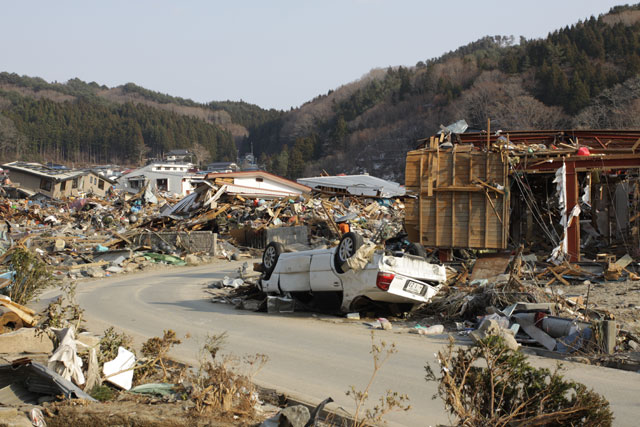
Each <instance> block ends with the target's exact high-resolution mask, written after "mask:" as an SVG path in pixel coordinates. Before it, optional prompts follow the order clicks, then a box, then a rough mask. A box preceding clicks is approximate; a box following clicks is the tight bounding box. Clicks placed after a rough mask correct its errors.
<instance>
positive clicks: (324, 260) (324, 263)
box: [309, 252, 342, 292]
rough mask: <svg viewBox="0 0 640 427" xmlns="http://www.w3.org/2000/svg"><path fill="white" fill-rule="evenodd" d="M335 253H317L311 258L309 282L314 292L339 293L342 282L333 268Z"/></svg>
mask: <svg viewBox="0 0 640 427" xmlns="http://www.w3.org/2000/svg"><path fill="white" fill-rule="evenodd" d="M332 258H333V252H324V253H317V254H314V255H313V256H312V257H311V266H310V270H309V282H310V286H311V291H313V292H338V291H341V290H342V280H341V279H340V277H339V276H338V275H337V274H336V272H335V271H334V270H333V268H332V266H331V260H332Z"/></svg>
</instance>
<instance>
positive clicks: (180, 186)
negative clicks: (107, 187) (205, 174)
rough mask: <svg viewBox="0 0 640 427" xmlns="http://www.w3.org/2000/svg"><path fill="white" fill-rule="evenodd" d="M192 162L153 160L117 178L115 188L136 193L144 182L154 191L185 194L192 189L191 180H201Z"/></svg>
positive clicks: (142, 186)
mask: <svg viewBox="0 0 640 427" xmlns="http://www.w3.org/2000/svg"><path fill="white" fill-rule="evenodd" d="M193 167H194V166H193V164H192V163H170V162H154V163H150V164H148V165H146V166H143V167H141V168H139V169H135V170H132V171H129V172H128V173H125V174H123V175H122V176H121V177H120V178H118V181H117V185H116V188H117V189H120V190H125V191H127V192H129V193H137V192H138V191H140V190H141V189H142V188H144V186H145V185H146V183H147V182H148V183H149V186H150V188H151V189H152V190H154V192H156V193H158V192H160V193H170V194H177V195H180V196H186V195H187V194H189V193H191V192H192V191H193V188H194V186H193V185H192V181H193V180H202V175H196V174H195V173H194V172H193Z"/></svg>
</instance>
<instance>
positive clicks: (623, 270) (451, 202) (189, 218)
mask: <svg viewBox="0 0 640 427" xmlns="http://www.w3.org/2000/svg"><path fill="white" fill-rule="evenodd" d="M639 148H640V131H531V132H509V133H506V132H497V133H488V132H481V133H464V132H461V133H456V131H452V130H447V129H446V128H445V131H444V132H442V133H440V134H438V135H435V136H432V137H430V138H427V139H425V140H422V141H420V145H419V146H418V147H417V148H416V149H415V150H413V151H410V152H409V153H408V154H407V161H406V173H405V178H406V181H405V187H404V188H401V189H400V188H398V186H397V185H387V184H385V183H384V182H382V183H380V182H377V180H372V179H363V178H362V177H360V178H358V177H349V176H341V177H335V178H336V179H328V177H318V178H315V179H309V178H307V179H305V180H301V182H300V183H292V182H289V183H287V181H288V180H285V179H284V178H279V177H277V182H278V184H279V185H285V184H286V185H289V186H290V187H291V188H294V189H295V193H293V192H292V193H291V194H288V195H287V196H285V197H281V196H277V195H273V194H269V191H271V193H273V191H274V190H266V189H265V187H264V186H265V182H264V181H267V180H269V179H272V178H273V177H272V176H271V175H270V174H266V173H264V174H263V175H261V176H260V177H259V178H260V179H262V181H257V180H256V183H255V185H256V187H255V188H253V187H251V185H252V184H250V183H249V184H248V181H247V180H248V178H247V177H248V174H243V173H236V174H228V175H225V174H218V173H216V174H210V175H208V176H206V177H201V179H199V180H198V181H197V182H194V183H193V184H194V185H193V187H194V190H193V192H192V193H191V194H189V195H187V196H185V197H183V198H179V197H176V196H175V195H173V194H169V193H163V192H158V191H155V192H154V191H152V190H151V187H150V186H149V185H148V183H147V185H142V186H141V187H140V190H139V192H138V193H137V194H133V193H125V192H119V191H117V190H110V191H108V192H107V193H106V194H105V196H104V197H94V196H92V195H91V194H88V193H87V194H77V195H74V196H73V197H68V198H62V199H55V198H51V197H44V196H42V195H39V194H35V195H34V196H31V197H29V198H27V199H19V198H12V197H15V194H16V192H15V191H13V190H12V189H11V188H8V187H7V186H4V187H3V191H4V195H3V197H2V198H0V212H2V221H1V222H0V262H2V265H3V267H4V268H3V270H2V271H0V274H1V276H0V292H2V293H5V294H6V293H7V291H8V290H10V289H11V287H12V285H13V283H14V282H15V273H14V272H13V271H12V268H11V258H12V254H13V253H14V251H15V249H16V248H24V249H26V250H29V251H31V252H32V253H34V254H35V256H37V257H38V258H39V259H40V260H41V261H42V262H43V263H44V264H46V266H47V268H48V269H49V270H50V271H51V272H52V274H53V275H54V276H56V277H58V278H61V279H63V280H76V279H80V278H83V277H94V278H99V277H104V276H109V275H114V274H121V273H127V272H134V271H138V270H141V269H146V268H148V267H150V266H151V265H154V264H172V265H195V264H199V263H202V262H208V261H210V260H211V259H213V258H221V259H228V260H241V259H243V258H246V259H247V264H246V266H245V267H244V268H242V269H241V270H240V271H239V272H238V277H227V278H225V279H224V280H222V281H220V282H219V283H218V282H214V283H211V284H210V287H209V288H208V289H207V292H209V293H211V294H212V295H213V296H212V298H211V299H212V301H213V302H219V303H232V304H234V305H236V306H238V307H239V308H244V309H252V310H262V311H268V312H270V313H274V312H275V313H282V312H288V311H293V310H300V309H302V310H316V311H327V310H330V311H331V312H341V313H343V314H344V313H347V317H348V318H359V317H360V315H363V316H365V317H369V318H374V319H377V318H378V317H379V316H383V315H386V316H388V317H389V318H390V319H392V320H394V318H392V317H391V316H396V317H395V319H397V322H399V324H402V325H408V326H407V327H408V329H409V330H410V331H411V332H414V333H418V334H425V335H428V334H434V333H443V332H454V333H456V334H459V335H462V336H469V337H470V338H472V339H478V338H481V337H482V336H484V335H486V334H498V335H501V336H503V337H504V338H505V340H508V341H509V342H510V343H511V345H512V346H514V347H518V346H519V345H526V346H529V347H530V348H532V349H536V351H540V352H552V353H554V354H569V353H570V354H572V355H573V356H574V357H575V356H576V355H580V356H579V357H587V358H589V360H591V361H597V362H601V363H606V364H609V365H610V366H619V367H628V369H634V370H637V368H638V364H639V363H640V358H639V357H638V356H639V354H638V350H640V337H639V336H638V331H639V330H640V329H639V327H640V322H639V321H638V316H637V310H638V309H640V297H639V294H638V292H637V290H638V289H639V288H640V286H639V285H638V284H637V282H636V281H638V280H639V279H640V276H638V270H637V267H638V263H637V262H636V260H637V258H638V257H639V256H640V250H639V248H640V227H639V226H638V221H639V220H640V208H639V206H638V205H639V201H640V183H639V177H640V174H639V170H640V152H637V150H638V149H639ZM273 179H274V180H275V179H276V178H273ZM380 181H382V180H380ZM303 182H306V183H307V184H304V185H303V184H302V183H303ZM258 185H261V186H262V187H261V188H259V187H258ZM307 185H308V186H307ZM70 187H72V186H70ZM311 187H313V188H311ZM278 191H280V190H278ZM256 257H262V259H261V262H256V263H255V264H254V265H253V267H254V270H255V273H252V272H250V271H249V270H250V268H249V261H250V260H251V259H252V258H256ZM614 288H615V292H614V291H613V289H614ZM8 304H9V303H8V302H3V308H2V310H0V317H1V318H2V322H3V323H2V325H0V326H3V328H4V329H3V330H2V331H3V332H10V331H11V330H13V329H17V328H20V327H27V328H28V327H30V326H31V325H32V324H33V321H32V320H33V319H31V318H30V317H29V316H31V315H30V314H29V313H28V312H25V311H24V310H22V309H20V310H21V311H15V307H14V309H13V310H10V309H8V308H7V306H8ZM327 307H330V308H327ZM25 308H26V307H25ZM395 321H396V320H394V322H395ZM369 324H370V325H374V326H375V327H383V328H388V327H390V322H389V320H388V319H386V318H379V319H378V320H375V321H374V322H372V323H369ZM0 335H2V334H1V333H0ZM634 366H635V368H634Z"/></svg>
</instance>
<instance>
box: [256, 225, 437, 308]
mask: <svg viewBox="0 0 640 427" xmlns="http://www.w3.org/2000/svg"><path fill="white" fill-rule="evenodd" d="M363 245H365V244H364V241H363V238H362V236H360V235H359V234H356V233H353V232H348V233H345V234H344V235H343V236H342V238H341V239H340V243H339V244H338V246H336V247H333V248H324V249H311V250H303V251H297V252H287V250H286V248H285V247H284V246H283V245H282V244H280V243H277V242H270V243H269V244H268V245H267V247H266V248H265V250H264V253H263V256H262V276H261V279H260V281H259V287H260V289H261V290H262V291H263V292H265V293H266V294H268V295H282V294H287V293H289V294H291V296H292V297H294V298H296V299H298V300H303V301H304V300H310V299H312V298H314V297H326V296H327V294H332V295H334V296H335V297H336V298H337V299H339V301H340V309H341V311H343V312H350V311H358V310H359V309H361V308H363V307H366V306H368V305H370V304H372V303H374V304H376V303H391V304H397V305H398V306H399V307H402V308H403V309H404V310H403V311H409V310H410V309H411V308H413V306H415V305H416V304H422V303H427V302H429V301H430V300H431V299H432V298H433V296H434V295H436V294H437V293H438V291H439V290H440V288H441V286H442V284H443V283H444V282H445V281H446V279H447V276H446V270H445V267H444V266H442V265H437V264H433V263H430V262H428V261H426V260H425V259H424V258H423V257H420V256H415V255H410V254H409V253H398V252H394V253H393V255H388V254H387V253H385V250H384V249H380V248H376V247H375V246H374V245H372V244H367V245H365V246H363ZM361 248H362V250H360V251H359V249H361ZM365 252H366V255H363V254H364V253H365ZM358 257H360V258H361V260H360V261H361V262H360V264H359V265H357V264H358V263H357V262H356V263H354V262H352V260H353V259H354V258H358ZM352 266H353V267H352Z"/></svg>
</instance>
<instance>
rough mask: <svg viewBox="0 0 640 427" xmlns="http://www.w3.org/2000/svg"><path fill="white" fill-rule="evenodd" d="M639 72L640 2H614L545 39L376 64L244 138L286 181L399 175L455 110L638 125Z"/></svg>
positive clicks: (504, 117)
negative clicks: (404, 63)
mask: <svg viewBox="0 0 640 427" xmlns="http://www.w3.org/2000/svg"><path fill="white" fill-rule="evenodd" d="M639 72H640V7H639V6H638V5H636V6H623V7H616V8H613V9H612V10H611V11H610V12H609V13H608V14H606V15H602V16H600V17H598V18H595V17H592V18H590V19H588V20H587V21H585V22H578V23H576V24H573V25H571V26H567V27H565V28H563V29H559V30H557V31H555V32H553V33H551V34H549V35H548V36H547V37H546V38H544V39H535V40H525V39H523V38H522V39H520V40H519V42H518V43H516V41H515V40H514V38H513V37H501V36H496V37H485V38H483V39H480V40H478V41H476V42H473V43H470V44H469V45H466V46H463V47H460V48H459V49H457V50H456V51H454V52H449V53H447V54H445V55H443V56H441V57H440V58H436V59H431V60H427V61H424V62H423V61H420V62H418V63H417V64H416V65H415V66H411V67H392V68H388V69H386V70H374V71H372V73H370V74H368V75H366V76H364V77H363V78H362V79H360V80H358V81H356V82H352V83H350V84H347V85H344V86H343V87H341V88H338V89H336V90H335V91H333V92H330V93H328V94H327V95H322V96H319V97H317V98H316V99H314V100H312V101H310V102H308V103H307V104H305V105H303V106H301V107H300V108H298V109H295V110H293V111H290V112H286V113H284V114H283V116H282V117H280V118H276V119H274V120H271V121H268V122H266V123H265V124H263V125H262V126H260V127H257V128H256V129H253V130H252V131H251V136H250V137H251V139H252V140H253V142H254V150H256V151H257V152H258V154H260V156H261V157H260V158H261V160H262V161H263V162H264V164H266V165H267V167H268V168H269V169H270V170H272V171H274V172H276V173H279V174H283V175H287V176H289V177H293V178H295V177H297V176H302V175H313V174H318V173H320V172H321V171H322V170H326V171H327V172H329V173H358V172H364V171H366V172H369V173H371V174H375V175H377V176H382V177H387V178H391V179H397V180H400V181H402V179H403V176H402V175H403V169H404V167H403V165H404V154H405V153H406V151H408V150H410V149H411V148H412V147H413V145H414V143H415V141H416V140H417V139H419V138H422V137H425V136H428V135H430V134H433V133H434V132H436V131H437V130H439V128H440V125H447V124H449V123H452V122H454V121H456V120H459V119H462V118H464V119H466V120H467V121H468V122H469V124H470V125H471V126H472V127H474V128H479V129H483V128H486V123H487V119H488V118H491V122H492V129H502V130H504V131H507V130H509V129H523V128H530V129H549V128H554V127H567V126H568V127H582V128H589V127H593V128H598V127H606V126H610V125H612V124H615V125H616V127H627V128H629V127H637V123H636V122H637V121H638V120H637V119H635V117H638V113H639V112H640V111H639V110H638V108H640V102H639V101H638V97H637V94H638V91H637V90H636V89H635V88H636V87H637V85H638V73H639ZM611 107H615V108H611Z"/></svg>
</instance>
